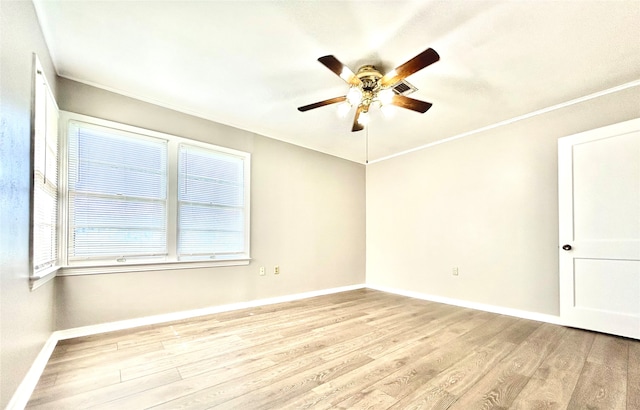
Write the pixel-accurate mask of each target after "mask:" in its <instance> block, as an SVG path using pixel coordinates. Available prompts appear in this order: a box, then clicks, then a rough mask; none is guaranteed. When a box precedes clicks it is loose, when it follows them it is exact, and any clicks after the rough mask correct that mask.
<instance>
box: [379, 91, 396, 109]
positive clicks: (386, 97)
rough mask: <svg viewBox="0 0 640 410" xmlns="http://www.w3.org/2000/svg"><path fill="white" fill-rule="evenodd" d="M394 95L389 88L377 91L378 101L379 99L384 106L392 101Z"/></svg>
mask: <svg viewBox="0 0 640 410" xmlns="http://www.w3.org/2000/svg"><path fill="white" fill-rule="evenodd" d="M394 95H395V93H394V92H393V90H392V89H391V88H385V89H382V90H380V91H378V95H377V97H378V101H380V103H381V104H382V105H383V106H384V105H387V104H391V101H393V96H394Z"/></svg>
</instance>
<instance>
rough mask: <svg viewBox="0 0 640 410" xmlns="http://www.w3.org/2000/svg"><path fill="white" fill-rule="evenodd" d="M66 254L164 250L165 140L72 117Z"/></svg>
mask: <svg viewBox="0 0 640 410" xmlns="http://www.w3.org/2000/svg"><path fill="white" fill-rule="evenodd" d="M67 146H68V171H67V174H68V199H67V200H68V204H67V206H68V215H69V227H68V235H69V237H68V259H69V261H73V260H78V259H85V260H86V259H106V260H113V261H115V262H126V261H128V260H131V259H139V258H143V259H147V258H150V257H151V258H152V257H156V258H164V257H165V256H166V255H167V141H166V140H162V139H159V138H151V137H146V136H141V135H136V134H129V133H125V132H123V131H120V130H114V129H109V128H106V127H100V126H94V125H88V124H84V123H79V122H71V123H70V124H69V128H68V144H67Z"/></svg>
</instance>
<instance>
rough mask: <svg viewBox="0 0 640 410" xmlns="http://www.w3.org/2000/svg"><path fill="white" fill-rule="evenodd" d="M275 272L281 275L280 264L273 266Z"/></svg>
mask: <svg viewBox="0 0 640 410" xmlns="http://www.w3.org/2000/svg"><path fill="white" fill-rule="evenodd" d="M273 273H274V274H275V275H279V274H280V266H278V265H276V266H274V267H273Z"/></svg>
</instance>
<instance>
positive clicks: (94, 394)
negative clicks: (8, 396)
mask: <svg viewBox="0 0 640 410" xmlns="http://www.w3.org/2000/svg"><path fill="white" fill-rule="evenodd" d="M179 380H180V374H179V373H178V371H177V370H176V369H170V370H165V371H163V372H159V373H155V374H152V375H151V376H147V377H141V378H139V379H134V380H129V381H126V382H123V383H118V384H110V385H107V386H104V387H99V388H96V389H94V390H89V391H85V392H80V391H76V392H75V394H73V395H60V397H54V398H52V399H50V400H48V401H46V402H44V403H43V404H42V405H36V402H35V401H34V402H33V404H32V405H31V404H30V406H29V407H28V409H29V410H36V409H85V408H89V407H94V406H97V405H101V404H104V403H109V402H111V401H113V400H115V399H118V398H121V397H127V396H131V395H135V394H140V393H142V392H144V391H146V390H149V389H151V388H154V387H156V386H164V385H167V384H170V383H173V382H177V381H179Z"/></svg>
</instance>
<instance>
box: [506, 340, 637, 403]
mask: <svg viewBox="0 0 640 410" xmlns="http://www.w3.org/2000/svg"><path fill="white" fill-rule="evenodd" d="M594 338H595V333H593V332H588V331H585V330H578V329H567V332H566V333H565V334H564V335H563V336H562V343H559V344H558V347H557V348H556V349H555V350H554V351H553V352H551V354H550V355H549V356H548V357H547V358H546V359H545V360H544V362H542V364H541V365H540V367H538V370H536V372H535V373H534V374H533V376H532V377H531V378H530V379H529V382H528V383H527V385H526V386H525V388H524V389H523V390H522V392H520V394H519V395H518V396H517V398H516V400H515V401H514V402H513V403H512V404H511V408H513V409H520V410H525V409H532V408H536V409H564V408H567V406H568V404H569V401H570V400H571V395H572V393H573V390H574V389H575V386H576V383H577V382H578V378H579V377H580V373H581V371H582V367H583V366H584V363H585V361H586V360H587V355H588V353H589V351H590V349H591V346H592V344H593V340H594ZM638 380H640V378H639V379H638Z"/></svg>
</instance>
